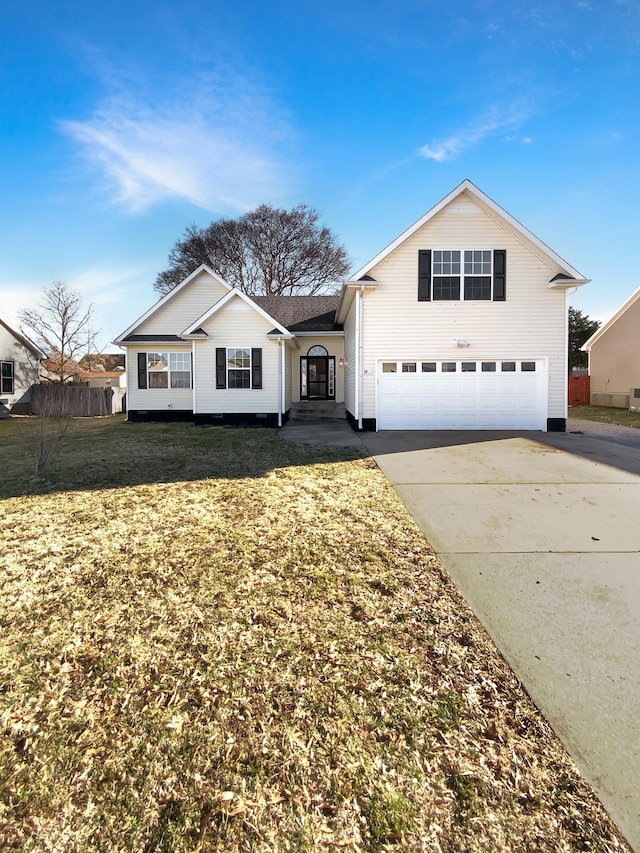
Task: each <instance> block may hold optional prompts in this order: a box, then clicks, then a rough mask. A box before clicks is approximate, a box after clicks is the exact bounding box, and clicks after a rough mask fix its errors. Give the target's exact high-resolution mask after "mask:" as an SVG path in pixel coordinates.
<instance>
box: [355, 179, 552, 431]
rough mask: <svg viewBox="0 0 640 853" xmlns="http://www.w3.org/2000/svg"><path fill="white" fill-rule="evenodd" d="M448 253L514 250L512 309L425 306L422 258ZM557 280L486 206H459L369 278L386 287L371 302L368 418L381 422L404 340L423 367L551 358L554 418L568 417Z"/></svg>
mask: <svg viewBox="0 0 640 853" xmlns="http://www.w3.org/2000/svg"><path fill="white" fill-rule="evenodd" d="M442 246H451V247H455V246H459V247H461V248H465V247H469V246H486V247H491V248H492V249H506V252H507V276H506V301H504V302H489V301H473V302H463V301H460V302H419V301H418V299H417V289H418V251H419V250H420V249H434V248H441V247H442ZM554 272H555V270H553V269H552V268H551V267H550V266H549V263H548V261H547V260H546V259H544V258H543V257H542V256H541V255H540V253H539V252H538V250H537V249H536V247H535V246H533V244H530V243H528V242H527V241H525V239H524V238H523V236H522V235H521V234H516V233H515V232H514V231H513V230H511V228H510V227H509V226H508V225H507V224H506V223H500V222H498V221H497V219H496V216H495V214H494V213H493V212H490V211H488V210H484V209H483V208H482V207H481V204H480V202H476V201H472V200H471V199H470V198H469V197H468V196H466V195H463V196H460V197H458V198H457V199H455V200H454V201H453V202H451V203H450V204H449V205H448V206H447V207H446V208H444V210H442V211H441V212H440V213H439V214H438V215H437V216H435V217H434V218H433V219H432V220H430V221H429V222H428V223H427V224H426V225H424V226H423V228H422V229H420V230H419V231H417V232H416V233H415V234H413V235H412V236H411V237H410V238H409V239H408V240H406V241H405V243H403V244H402V245H401V246H399V247H398V248H397V249H396V250H395V251H394V252H393V253H392V254H390V255H389V256H388V257H386V258H385V259H384V260H383V261H381V262H380V263H379V264H378V265H377V266H376V267H373V268H372V269H371V270H370V271H369V274H370V275H371V276H372V277H373V278H374V279H375V280H376V281H377V283H378V286H377V289H376V290H373V291H369V292H367V293H366V294H365V296H364V302H365V304H364V315H365V323H364V342H363V343H364V364H363V371H364V375H363V417H364V418H374V417H375V416H376V359H378V358H380V359H382V358H387V357H389V358H390V359H391V360H393V358H395V357H396V356H397V354H398V343H399V338H400V339H401V342H402V354H403V355H404V354H406V355H407V358H413V359H415V360H416V361H417V360H418V359H420V358H422V357H424V355H425V352H428V355H429V358H430V359H431V360H434V361H444V360H450V361H459V360H461V359H462V358H464V360H469V361H475V360H478V361H479V360H481V359H486V360H488V359H493V360H506V359H511V360H513V359H514V358H516V359H536V358H541V357H548V405H549V410H548V416H549V417H556V418H563V417H566V411H567V401H566V373H565V340H566V336H565V329H566V297H565V292H564V291H555V290H551V289H549V287H548V283H549V279H550V278H551V277H552V276H553V274H554ZM345 330H346V325H345ZM458 340H465V341H468V342H469V343H470V346H469V347H468V348H465V349H464V350H463V349H461V348H460V347H458V346H457V341H458Z"/></svg>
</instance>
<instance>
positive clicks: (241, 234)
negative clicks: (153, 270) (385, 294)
mask: <svg viewBox="0 0 640 853" xmlns="http://www.w3.org/2000/svg"><path fill="white" fill-rule="evenodd" d="M201 264H208V265H209V266H210V267H211V269H212V270H213V271H214V272H216V273H218V275H220V276H222V278H224V279H225V281H226V282H227V283H228V284H230V285H231V286H232V287H239V288H240V289H241V290H243V291H244V292H245V293H247V294H249V295H250V296H263V295H277V296H293V295H296V294H305V295H313V294H314V293H326V292H327V289H328V288H329V289H330V288H331V285H335V284H337V282H339V281H340V280H341V279H342V278H344V276H345V275H346V273H347V271H348V270H349V266H350V264H349V259H348V257H347V253H346V251H345V249H344V247H343V246H340V245H338V243H337V242H336V238H335V237H334V235H333V234H332V233H331V231H330V230H329V229H328V228H324V227H321V226H320V225H319V224H318V214H317V213H316V211H315V210H313V209H311V208H310V207H307V205H304V204H301V205H298V206H297V207H294V208H293V209H292V210H281V209H278V208H275V207H272V206H271V205H269V204H261V205H260V206H259V207H257V208H256V209H255V210H252V211H249V213H245V214H244V215H243V216H241V217H239V218H238V219H220V220H218V221H217V222H212V223H211V225H209V226H208V227H207V228H198V227H196V226H195V225H190V226H189V227H188V228H187V229H186V231H185V233H184V236H183V237H182V239H180V240H178V241H177V243H176V244H175V246H174V247H173V249H172V250H171V252H170V254H169V268H168V269H167V270H165V271H164V272H161V273H160V274H159V275H158V277H157V279H156V282H155V285H154V287H155V289H156V290H157V291H158V292H159V293H162V294H165V293H169V291H171V290H173V288H174V287H176V286H177V285H178V284H180V282H181V281H183V280H184V279H185V278H186V277H187V276H188V275H189V274H190V273H192V272H193V271H194V270H195V269H197V267H199V266H200V265H201Z"/></svg>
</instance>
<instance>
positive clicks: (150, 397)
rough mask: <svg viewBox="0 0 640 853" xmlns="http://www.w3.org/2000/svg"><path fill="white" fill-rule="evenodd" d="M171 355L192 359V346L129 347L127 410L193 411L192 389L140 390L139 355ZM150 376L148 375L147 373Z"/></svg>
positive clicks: (187, 344)
mask: <svg viewBox="0 0 640 853" xmlns="http://www.w3.org/2000/svg"><path fill="white" fill-rule="evenodd" d="M152 351H153V352H162V353H166V354H167V356H169V358H170V357H171V354H176V353H182V354H184V356H186V357H187V358H189V359H190V358H191V344H190V343H186V344H184V345H182V346H163V347H162V349H161V350H160V348H159V347H155V348H153V350H152V349H151V348H150V347H148V346H137V347H127V408H128V409H131V410H135V411H138V410H142V411H153V412H157V411H164V410H171V409H175V410H176V411H191V409H192V405H193V391H192V390H191V389H190V388H138V353H141V352H142V353H145V355H147V356H148V353H149V352H152ZM147 375H148V373H147Z"/></svg>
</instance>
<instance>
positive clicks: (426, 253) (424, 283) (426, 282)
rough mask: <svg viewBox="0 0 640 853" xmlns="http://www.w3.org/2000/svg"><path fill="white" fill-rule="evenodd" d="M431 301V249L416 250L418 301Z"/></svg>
mask: <svg viewBox="0 0 640 853" xmlns="http://www.w3.org/2000/svg"><path fill="white" fill-rule="evenodd" d="M430 301H431V249H420V250H419V251H418V302H430Z"/></svg>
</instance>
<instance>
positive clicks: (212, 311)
mask: <svg viewBox="0 0 640 853" xmlns="http://www.w3.org/2000/svg"><path fill="white" fill-rule="evenodd" d="M232 299H241V300H243V301H244V302H246V304H247V305H249V307H251V308H253V310H254V311H256V312H257V313H258V314H260V316H261V317H262V318H263V319H265V320H266V321H267V322H268V323H269V324H270V325H272V326H275V328H276V329H277V330H278V331H279V332H281V333H282V334H283V335H287V336H288V335H289V332H288V331H287V329H286V328H285V327H284V326H282V325H281V324H280V323H278V321H277V320H275V319H274V318H273V317H272V316H271V315H269V314H268V313H267V312H266V311H265V310H264V309H263V308H261V307H260V306H259V305H257V304H256V302H254V300H253V299H252V298H251V297H250V296H247V294H246V293H244V292H243V291H242V290H240V289H239V288H237V287H234V288H233V289H232V290H230V291H229V293H227V295H226V296H223V297H222V299H220V300H218V302H216V304H215V305H213V306H212V307H211V308H209V310H208V311H205V313H204V314H202V315H201V316H200V317H198V319H197V320H195V322H193V323H191V325H190V326H188V327H187V328H186V329H185V330H184V331H183V332H182V336H184V337H188V336H189V335H194V334H195V335H197V336H198V337H201V336H202V329H201V326H204V324H205V323H206V322H207V321H208V320H210V319H211V317H213V316H215V315H216V314H217V313H218V312H219V311H221V310H222V309H223V308H224V307H225V305H227V304H228V303H229V302H231V300H232Z"/></svg>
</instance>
